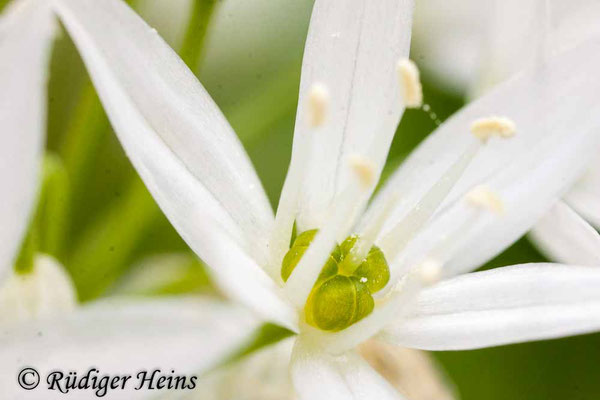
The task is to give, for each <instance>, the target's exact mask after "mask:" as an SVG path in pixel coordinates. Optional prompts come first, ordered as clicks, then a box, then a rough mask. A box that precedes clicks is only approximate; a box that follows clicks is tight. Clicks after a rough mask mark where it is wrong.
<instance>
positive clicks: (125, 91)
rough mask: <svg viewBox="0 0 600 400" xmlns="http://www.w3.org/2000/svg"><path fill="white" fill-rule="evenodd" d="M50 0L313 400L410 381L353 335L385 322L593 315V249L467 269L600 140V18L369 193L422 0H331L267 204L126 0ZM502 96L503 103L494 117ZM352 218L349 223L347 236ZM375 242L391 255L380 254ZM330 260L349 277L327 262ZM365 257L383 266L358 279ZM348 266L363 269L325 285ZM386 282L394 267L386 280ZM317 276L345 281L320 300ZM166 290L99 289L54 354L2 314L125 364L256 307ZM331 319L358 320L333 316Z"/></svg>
mask: <svg viewBox="0 0 600 400" xmlns="http://www.w3.org/2000/svg"><path fill="white" fill-rule="evenodd" d="M54 4H55V10H56V12H57V14H58V16H59V18H60V20H61V21H62V23H63V24H64V25H65V27H66V29H67V30H68V32H69V34H70V35H71V37H72V38H73V40H74V42H75V43H76V45H77V47H78V49H79V51H80V53H81V55H82V57H83V59H84V62H85V63H86V66H87V68H88V70H89V72H90V75H91V77H92V80H93V82H94V84H95V86H96V88H97V90H98V93H99V95H100V98H101V100H102V102H103V104H104V107H105V109H106V111H107V113H108V115H109V118H110V120H111V123H112V124H113V127H114V128H115V131H116V132H117V135H118V136H119V139H120V141H121V143H122V144H123V146H124V148H125V150H126V152H127V154H128V155H129V157H130V159H131V161H132V163H133V165H134V166H135V167H136V169H137V170H138V172H139V173H140V175H141V177H142V179H143V180H144V181H145V183H146V185H147V186H148V188H149V190H150V192H151V193H152V194H153V196H154V197H155V199H156V200H157V202H158V204H159V205H160V206H161V208H162V210H163V211H164V212H165V214H166V215H167V216H168V218H169V219H170V221H171V223H172V224H173V225H174V226H175V228H176V229H177V230H178V231H179V233H180V234H181V236H182V237H183V238H184V240H185V241H186V242H187V243H188V245H189V246H190V247H191V248H192V249H193V250H194V251H195V252H196V253H197V254H198V255H199V256H200V257H201V258H202V260H204V261H205V262H206V264H207V265H209V266H210V267H211V268H212V273H213V274H214V276H215V278H216V280H217V282H218V283H219V284H220V285H221V287H223V288H224V289H225V290H226V291H227V293H228V294H229V295H230V296H231V298H233V299H236V300H238V301H240V302H241V303H243V304H245V305H246V306H247V307H249V308H251V309H253V310H254V312H255V313H256V315H259V316H261V317H262V318H264V319H265V320H268V321H272V322H275V323H278V324H280V325H282V326H285V327H287V328H288V329H290V330H292V331H293V332H295V333H296V334H297V336H296V338H295V343H294V348H293V351H292V356H291V360H290V366H291V367H290V368H291V376H292V381H293V385H294V387H295V389H296V392H297V395H298V397H299V398H300V399H311V400H312V399H326V400H330V399H332V398H356V399H371V398H377V399H398V398H400V396H401V395H400V394H399V392H398V391H397V390H396V388H395V387H394V386H393V385H392V384H391V383H390V382H388V381H387V380H385V379H384V378H382V376H381V375H379V374H378V373H377V372H376V371H375V370H374V369H373V368H371V366H370V365H369V364H368V363H367V362H366V361H365V360H364V359H363V358H362V357H361V356H360V354H359V353H358V352H357V350H356V348H357V346H358V345H360V344H361V343H362V342H364V341H366V340H368V339H370V338H371V337H374V336H378V337H380V338H383V339H385V340H388V341H390V342H391V343H394V344H397V345H401V346H406V347H413V348H418V349H430V350H450V349H452V350H458V349H474V348H480V347H486V346H495V345H500V344H506V343H516V342H522V341H527V340H537V339H546V338H554V337H560V336H565V335H573V334H580V333H585V332H591V331H594V330H597V329H599V328H600V293H599V292H598V290H597V287H598V284H600V270H598V269H596V268H588V267H578V266H572V265H560V264H530V265H519V266H510V267H505V268H499V269H495V270H492V271H486V272H475V273H469V272H470V271H472V270H474V269H476V268H477V267H479V266H480V265H482V264H483V263H484V262H486V261H487V260H489V259H490V258H492V257H494V256H495V255H497V254H498V253H500V252H501V251H502V250H503V249H505V248H506V247H507V246H508V245H510V244H511V243H513V242H514V241H516V240H517V239H518V238H519V237H520V236H522V235H523V234H524V233H525V232H527V231H528V230H529V229H530V227H531V226H532V225H533V224H534V223H535V222H536V221H537V220H538V219H539V218H540V217H541V216H542V215H543V214H544V213H545V212H546V211H547V210H548V209H550V208H551V207H552V206H553V204H554V203H555V202H556V200H557V199H558V198H559V196H560V195H561V194H562V193H563V191H564V190H565V188H567V187H568V186H569V185H571V184H572V183H573V182H574V181H575V180H576V179H577V178H578V177H579V176H580V174H581V173H582V171H583V169H584V168H585V166H586V165H587V164H588V162H589V160H590V159H591V158H592V157H593V156H594V155H595V154H596V153H597V151H598V145H599V143H598V142H599V140H600V138H599V137H598V135H596V130H597V129H598V127H599V125H600V118H599V117H598V116H600V112H599V111H600V104H599V103H598V101H597V93H598V89H599V88H600V77H598V76H597V74H595V71H597V70H598V67H599V66H600V51H599V50H600V38H598V37H596V36H594V37H593V38H592V39H590V40H588V41H585V42H583V43H581V44H580V46H577V47H575V48H573V49H570V50H568V51H565V52H561V53H560V54H557V55H556V56H554V57H552V58H549V59H548V61H547V62H546V63H544V64H543V68H539V67H535V68H530V69H528V70H526V71H525V72H523V73H522V74H521V75H520V76H519V77H518V78H516V79H514V80H511V81H509V82H507V83H506V84H503V85H500V86H499V87H498V88H496V89H495V90H494V91H492V92H490V93H489V94H487V95H485V96H483V97H482V98H481V99H479V100H478V101H476V102H474V103H472V104H471V105H469V106H468V107H466V108H465V109H464V110H462V111H461V112H459V113H458V114H457V115H456V116H454V117H453V118H451V119H450V120H449V121H447V122H446V123H445V124H443V125H442V126H441V127H440V128H439V129H438V130H437V131H436V132H435V133H434V134H433V135H431V136H430V137H429V138H428V139H427V140H426V141H425V142H424V143H423V144H422V145H421V146H420V147H419V148H418V149H417V150H416V151H415V152H414V153H413V154H411V156H410V157H408V159H407V160H406V161H405V162H404V163H403V164H402V165H401V166H400V168H399V169H398V171H396V173H395V174H394V175H393V176H392V177H391V178H390V179H389V181H388V182H387V183H386V185H385V186H384V188H383V189H382V190H381V191H380V192H379V193H378V194H377V195H376V196H375V198H374V199H373V201H372V202H371V203H370V204H368V200H369V198H370V197H371V195H372V194H373V191H374V188H375V185H376V183H377V180H378V178H379V175H380V172H381V169H382V167H383V165H384V163H385V159H386V156H387V153H388V150H389V146H390V143H391V140H392V137H393V135H394V132H395V129H396V126H397V124H398V122H399V120H400V117H401V115H402V113H403V111H404V106H403V101H404V100H405V96H404V95H405V93H406V92H407V90H408V88H407V86H406V82H404V81H403V82H402V84H401V82H398V78H399V76H398V72H401V74H402V78H403V79H405V78H406V77H410V76H412V77H413V78H416V77H417V74H416V72H415V71H413V72H412V73H406V72H407V71H406V70H404V71H398V70H397V65H398V62H399V61H402V60H405V59H406V58H407V56H408V50H409V43H410V32H411V20H412V8H413V4H412V1H410V0H403V1H398V0H382V1H378V2H368V1H365V0H352V1H350V2H349V1H348V0H345V1H342V0H328V1H326V0H317V1H316V3H315V5H314V9H313V14H312V18H311V24H310V30H309V34H308V39H307V42H306V48H305V56H304V64H303V71H302V82H301V87H300V99H299V109H298V114H297V123H296V132H295V135H294V146H293V153H292V160H291V164H290V167H289V171H288V175H287V179H286V182H285V185H284V189H283V191H282V194H281V198H280V201H279V207H278V210H277V214H276V216H275V217H274V216H273V213H272V210H271V207H270V205H269V203H268V201H267V199H266V196H265V194H264V191H263V190H262V187H261V184H260V181H259V179H258V177H257V176H256V173H255V171H254V169H253V168H252V166H251V164H250V162H249V160H248V157H247V156H246V154H245V152H244V149H243V147H242V146H241V144H240V143H239V141H238V140H237V138H236V136H235V133H234V132H233V131H232V129H231V128H230V127H229V125H228V123H227V121H226V120H225V118H224V117H223V115H222V114H221V112H220V111H219V109H218V108H217V107H216V105H215V104H214V102H213V101H212V100H211V98H210V96H209V95H208V93H207V92H206V91H205V90H204V89H203V87H202V86H201V85H200V83H199V82H198V81H197V80H196V78H195V77H194V75H193V74H192V73H191V72H190V71H189V70H188V69H187V68H186V66H185V64H184V63H183V62H182V61H181V60H180V59H179V58H178V57H177V55H176V54H175V52H173V51H172V50H171V49H170V48H169V47H168V46H167V45H166V44H165V42H164V41H163V40H162V39H161V38H160V37H159V36H158V35H157V34H156V31H154V30H153V29H151V28H150V27H149V26H148V25H146V24H145V22H144V21H143V20H142V19H141V18H139V17H138V16H137V15H135V14H134V13H133V12H132V10H131V9H130V8H129V7H127V6H126V5H125V4H124V3H122V2H120V1H118V0H57V1H56V2H55V3H54ZM401 65H406V64H405V63H401ZM413 83H414V82H413ZM409 86H410V87H411V88H413V89H414V88H417V87H418V85H417V84H411V85H409ZM413 94H414V93H413ZM411 97H412V96H411ZM415 98H416V97H415ZM581 110H586V111H587V112H588V113H587V114H586V116H585V117H582V115H581ZM492 116H500V117H502V118H490V119H484V120H481V118H487V117H492ZM506 117H508V118H510V119H508V118H506ZM257 118H260V116H257ZM473 121H476V122H477V123H476V124H474V125H473V126H472V125H471V124H472V123H473ZM515 127H516V128H515ZM469 129H471V130H472V131H473V133H474V134H475V135H471V134H469ZM475 136H477V137H475ZM495 136H501V138H498V137H495ZM512 136H514V137H512ZM503 139H506V140H503ZM490 211H492V212H490ZM294 223H296V227H297V231H298V233H300V235H299V236H298V239H299V238H300V237H302V240H305V241H306V242H304V245H303V246H304V249H302V251H303V255H302V253H301V255H300V256H297V257H296V261H297V264H293V265H292V264H291V263H290V262H288V261H285V259H284V256H285V255H286V254H292V255H293V250H297V251H300V249H298V248H296V249H294V248H293V249H292V253H290V238H291V237H292V231H293V225H294ZM313 229H318V233H316V234H315V235H314V238H313V239H312V240H309V239H307V235H308V233H307V232H309V231H310V230H313ZM351 234H356V235H357V237H356V243H355V244H354V245H348V246H346V247H345V250H344V247H343V246H344V243H346V244H348V243H349V242H347V241H346V239H347V238H349V237H350V235H351ZM302 235H304V236H302ZM342 241H344V243H342V248H341V249H339V252H338V248H337V247H336V243H341V242H342ZM350 243H351V242H350ZM309 244H310V246H309ZM373 244H375V245H377V247H378V248H379V249H380V250H381V252H376V253H375V255H376V256H377V257H380V258H378V259H377V260H378V261H377V262H375V261H371V260H370V258H369V257H370V254H371V253H370V251H371V250H372V249H376V248H375V247H373V248H372V245H373ZM296 245H297V244H294V246H296ZM298 246H300V245H298ZM381 255H383V256H384V257H385V259H386V260H387V261H385V260H383V261H382V257H381ZM342 256H343V257H344V258H343V259H342ZM331 260H333V261H331ZM326 262H327V266H330V267H331V266H332V264H331V263H332V262H333V267H334V269H335V272H334V276H333V277H331V276H327V279H326V280H320V279H319V276H320V275H321V273H322V272H323V271H325V272H328V270H326V269H324V268H323V266H324V265H325V264H326ZM357 265H360V266H361V267H362V266H363V265H364V266H365V268H366V269H367V270H368V271H367V273H366V274H365V275H364V276H363V275H361V276H360V279H359V277H358V276H357V275H356V274H358V273H357V269H356V268H355V267H356V266H357ZM388 265H389V270H388ZM282 266H283V267H284V268H282ZM290 266H291V267H290ZM344 268H346V269H344ZM349 268H352V271H350V272H348V271H349V270H348V269H349ZM284 272H287V274H284ZM370 272H377V273H378V274H379V275H380V276H385V278H381V280H379V281H378V280H377V279H380V277H379V276H372V275H369V273H370ZM388 272H389V275H386V274H387V273H388ZM461 274H463V275H461ZM457 275H461V276H457ZM334 279H337V281H335V282H340V281H341V282H349V283H351V285H350V286H343V285H341V286H339V287H338V286H332V282H334ZM440 280H443V281H442V282H439V281H440ZM284 281H285V282H284ZM315 282H316V283H315ZM373 282H379V283H381V282H383V284H384V285H383V286H384V287H381V288H377V290H375V289H371V288H372V286H373ZM326 285H327V286H326ZM322 288H323V291H321V289H322ZM324 288H326V289H324ZM371 290H372V292H371ZM317 293H321V294H323V293H325V294H323V296H325V298H327V296H331V297H329V298H331V299H332V301H331V302H327V301H324V302H323V301H321V302H320V303H319V299H318V298H317ZM157 302H158V301H157V300H154V301H148V303H147V304H146V305H143V304H139V305H137V306H136V307H125V306H123V305H121V306H120V307H117V306H116V304H118V303H112V304H110V305H104V306H100V305H97V306H94V307H91V308H89V309H87V310H84V311H82V312H79V313H75V315H73V316H72V317H71V318H70V319H65V320H64V321H61V326H60V328H57V327H56V326H54V327H53V326H45V327H41V326H40V327H38V328H37V329H43V331H44V333H45V334H44V337H43V339H37V342H36V343H37V344H36V345H38V346H42V345H43V346H44V348H51V349H53V350H52V351H51V352H50V354H48V353H49V352H48V351H44V356H43V357H40V355H39V354H38V351H36V350H37V349H38V348H36V346H34V345H32V343H31V342H30V341H31V340H32V339H31V338H30V337H26V335H22V333H21V335H18V332H17V333H15V332H8V333H5V338H6V339H5V340H9V339H10V338H14V337H18V338H19V341H18V342H17V344H14V345H13V346H11V347H10V348H6V349H5V348H3V349H2V350H0V351H2V353H1V354H0V356H1V357H0V358H1V359H2V360H6V361H5V363H6V365H8V366H10V365H11V364H15V363H17V361H16V360H18V362H23V361H26V362H27V363H29V364H31V365H41V369H42V370H44V368H45V369H48V368H52V367H55V365H56V364H58V363H59V362H60V363H61V365H65V364H67V365H69V366H70V367H78V368H84V367H85V365H86V363H89V362H90V360H94V364H96V365H99V366H101V367H106V368H108V369H112V370H114V369H115V368H116V367H118V368H119V369H120V370H123V369H124V368H126V367H128V366H130V367H135V366H137V367H139V366H140V365H144V364H143V363H149V364H153V365H157V364H158V365H161V366H162V365H169V366H170V367H172V366H176V367H177V369H178V370H181V371H194V370H195V369H194V368H196V370H197V371H204V370H205V369H206V368H208V367H210V366H211V365H214V363H215V362H216V361H217V360H218V359H219V357H223V356H225V355H226V353H227V351H226V349H227V346H232V347H230V349H233V348H234V347H233V345H235V344H239V339H240V337H242V336H243V335H244V332H247V330H248V329H250V328H251V327H252V326H253V324H256V320H254V319H252V318H250V317H248V316H245V315H244V314H243V313H242V312H241V311H239V310H237V309H235V308H233V307H232V306H226V305H220V306H219V305H216V304H215V305H210V304H209V305H206V304H205V305H204V306H203V305H202V304H194V303H193V302H192V301H190V302H189V303H188V304H184V305H182V304H178V305H177V307H175V306H174V305H173V304H171V305H166V304H163V305H162V306H157V305H156V303H157ZM317 305H320V306H322V307H320V308H318V307H317ZM348 305H349V306H348ZM195 307H197V308H195ZM369 307H370V308H369ZM348 310H350V311H349V314H348ZM307 316H308V318H307ZM321 319H326V320H327V321H329V322H330V321H331V320H332V319H333V320H334V322H336V323H337V321H338V320H343V321H342V322H343V323H341V324H337V325H334V326H333V328H331V329H329V328H328V327H326V326H324V325H322V324H321V323H320V322H319V320H321ZM236 321H239V322H236ZM254 326H255V325H254ZM233 332H235V334H233ZM227 333H228V334H229V335H228V334H227ZM173 336H175V337H173ZM66 338H68V340H67V339H66ZM82 348H85V349H86V354H80V349H82ZM167 349H168V350H169V351H167ZM186 349H187V351H185V350H186ZM2 384H3V387H4V386H7V387H8V385H4V382H2ZM136 394H137V395H138V396H140V395H142V394H141V393H136ZM128 396H130V394H128ZM127 398H131V397H127Z"/></svg>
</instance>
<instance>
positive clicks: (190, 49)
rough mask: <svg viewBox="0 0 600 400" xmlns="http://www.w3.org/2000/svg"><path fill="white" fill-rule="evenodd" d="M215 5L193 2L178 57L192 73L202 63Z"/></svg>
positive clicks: (205, 0)
mask: <svg viewBox="0 0 600 400" xmlns="http://www.w3.org/2000/svg"><path fill="white" fill-rule="evenodd" d="M216 5H217V0H194V3H193V5H192V16H191V18H190V20H189V22H188V26H187V29H186V32H185V36H184V37H183V42H182V44H181V48H180V50H179V55H180V56H181V58H182V59H183V61H184V62H185V63H186V64H187V66H188V67H189V68H190V69H191V70H192V71H194V72H197V71H198V68H199V66H200V64H201V62H202V56H203V52H204V48H205V46H204V44H205V41H206V34H207V32H208V26H209V24H210V20H211V17H212V15H213V14H214V11H215V9H216Z"/></svg>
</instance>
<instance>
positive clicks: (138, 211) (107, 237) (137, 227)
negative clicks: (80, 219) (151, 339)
mask: <svg viewBox="0 0 600 400" xmlns="http://www.w3.org/2000/svg"><path fill="white" fill-rule="evenodd" d="M159 216H160V210H159V209H158V207H157V206H156V204H155V203H154V201H153V200H152V197H151V196H150V194H148V192H147V190H146V188H145V187H144V184H143V183H142V181H141V180H139V179H136V180H135V181H133V184H132V185H131V186H130V187H129V189H128V191H127V192H126V193H125V194H124V196H123V197H121V198H120V199H119V201H117V202H116V203H115V204H112V205H111V206H110V208H109V209H108V210H107V211H106V212H105V213H102V214H101V215H100V216H99V217H98V219H97V220H96V221H95V222H94V223H92V224H91V226H90V227H88V228H87V229H86V231H85V232H84V233H83V235H82V237H81V240H80V241H79V244H78V245H77V246H76V247H75V250H74V251H73V252H72V253H71V255H70V256H69V258H68V259H67V266H68V268H69V271H70V273H71V276H72V278H73V281H74V282H75V285H76V286H77V289H78V292H79V298H80V300H82V301H85V300H90V299H93V298H95V297H97V296H99V295H101V294H102V293H103V291H104V290H105V289H106V288H107V287H108V286H110V284H112V283H113V282H114V281H115V279H116V278H118V276H119V275H120V273H121V272H122V271H123V268H124V266H125V265H127V263H128V262H129V261H130V257H131V254H132V253H133V252H134V251H135V249H136V247H137V245H138V243H139V241H140V240H141V239H142V238H143V233H144V232H146V231H147V229H148V227H149V226H150V225H151V224H152V222H153V221H154V220H156V219H157V217H159Z"/></svg>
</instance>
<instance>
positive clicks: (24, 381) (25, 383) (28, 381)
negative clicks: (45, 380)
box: [17, 368, 40, 390]
mask: <svg viewBox="0 0 600 400" xmlns="http://www.w3.org/2000/svg"><path fill="white" fill-rule="evenodd" d="M17 381H18V382H19V386H21V387H22V388H23V389H25V390H32V389H35V388H36V387H37V385H39V384H40V374H38V372H37V371H36V370H35V369H33V368H23V369H22V370H21V372H19V376H18V377H17Z"/></svg>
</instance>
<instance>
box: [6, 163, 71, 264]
mask: <svg viewBox="0 0 600 400" xmlns="http://www.w3.org/2000/svg"><path fill="white" fill-rule="evenodd" d="M68 204H69V180H68V177H67V174H66V171H65V168H64V166H63V164H62V162H61V160H60V158H59V157H58V156H57V155H55V154H46V156H45V157H44V163H43V170H42V182H41V187H40V192H39V195H38V200H37V206H36V210H35V213H34V215H33V218H32V219H31V222H30V225H29V227H28V230H27V234H26V235H25V238H24V239H23V243H22V244H21V250H20V252H19V255H18V256H17V260H16V262H15V270H16V271H17V272H19V273H29V272H31V271H32V270H33V267H34V261H35V255H36V253H38V252H41V253H47V254H52V255H54V256H55V257H59V256H60V253H61V245H62V239H63V238H64V232H65V229H64V228H65V217H66V215H67V207H68Z"/></svg>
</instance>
